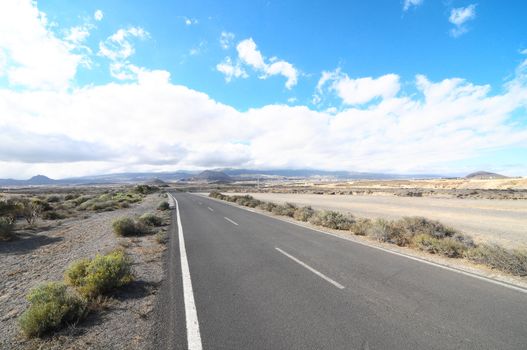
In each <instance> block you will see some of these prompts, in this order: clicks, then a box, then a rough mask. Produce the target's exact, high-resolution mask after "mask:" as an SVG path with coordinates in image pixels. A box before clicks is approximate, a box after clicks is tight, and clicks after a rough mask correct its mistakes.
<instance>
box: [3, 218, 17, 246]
mask: <svg viewBox="0 0 527 350" xmlns="http://www.w3.org/2000/svg"><path fill="white" fill-rule="evenodd" d="M14 227H15V225H14V223H13V222H12V221H11V220H9V219H8V218H5V217H0V241H9V240H11V239H13V238H14V237H15V233H14Z"/></svg>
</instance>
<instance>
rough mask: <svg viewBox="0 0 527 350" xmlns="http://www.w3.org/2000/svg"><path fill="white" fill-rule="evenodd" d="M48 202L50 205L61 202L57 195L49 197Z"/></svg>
mask: <svg viewBox="0 0 527 350" xmlns="http://www.w3.org/2000/svg"><path fill="white" fill-rule="evenodd" d="M46 201H47V202H48V203H58V202H60V196H57V195H55V194H54V195H50V196H48V198H46Z"/></svg>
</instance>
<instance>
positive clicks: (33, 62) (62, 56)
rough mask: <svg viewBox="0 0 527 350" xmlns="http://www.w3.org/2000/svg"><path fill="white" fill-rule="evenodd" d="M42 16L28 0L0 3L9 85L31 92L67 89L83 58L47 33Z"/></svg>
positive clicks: (1, 38)
mask: <svg viewBox="0 0 527 350" xmlns="http://www.w3.org/2000/svg"><path fill="white" fill-rule="evenodd" d="M48 27H49V24H48V23H47V19H46V16H45V14H44V13H42V12H39V10H38V9H37V8H36V4H35V3H33V2H32V1H30V0H4V1H1V2H0V51H3V52H4V56H5V57H6V59H5V62H4V64H3V66H4V67H3V70H4V73H5V75H6V76H7V79H8V81H9V83H10V84H11V85H18V86H23V87H27V88H31V89H64V88H67V87H68V86H69V84H70V82H71V80H72V79H73V77H74V76H75V74H76V73H77V67H78V65H79V64H80V63H81V61H82V56H81V55H79V54H74V53H72V52H71V46H70V45H68V43H67V42H64V41H62V40H60V39H59V38H57V37H56V36H55V35H54V34H53V33H52V32H51V31H50V30H49V28H48Z"/></svg>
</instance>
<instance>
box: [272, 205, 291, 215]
mask: <svg viewBox="0 0 527 350" xmlns="http://www.w3.org/2000/svg"><path fill="white" fill-rule="evenodd" d="M296 209H297V207H296V205H294V204H291V203H285V204H284V205H276V206H275V207H274V208H273V209H272V210H271V212H272V213H273V214H275V215H283V216H289V217H293V215H294V214H295V211H296Z"/></svg>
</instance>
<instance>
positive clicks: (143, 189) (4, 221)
mask: <svg viewBox="0 0 527 350" xmlns="http://www.w3.org/2000/svg"><path fill="white" fill-rule="evenodd" d="M158 191H159V188H158V187H156V186H149V185H137V186H134V187H129V188H122V189H118V190H105V191H104V192H102V193H101V192H99V193H98V194H93V193H82V192H81V191H77V190H74V191H72V192H71V193H67V194H50V195H28V194H22V195H16V196H15V195H14V196H9V197H5V198H2V197H0V241H9V240H13V239H15V238H16V237H17V235H16V232H17V230H18V229H25V228H35V227H36V226H37V223H38V222H39V221H42V220H44V221H59V220H64V219H68V218H71V217H76V216H79V215H84V216H85V215H87V213H86V212H104V211H113V210H117V209H121V208H129V207H130V206H131V205H134V204H136V203H140V202H142V201H143V199H144V198H145V197H146V196H147V195H149V194H151V193H155V192H158ZM167 204H168V203H167Z"/></svg>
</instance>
